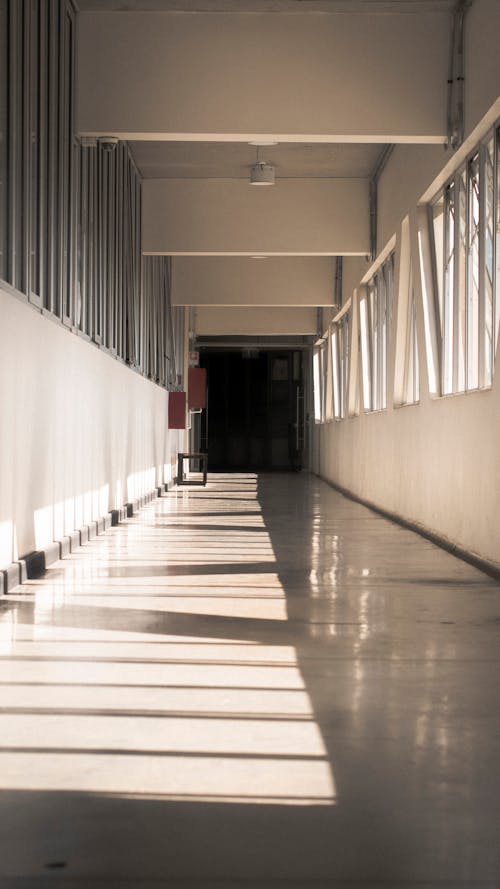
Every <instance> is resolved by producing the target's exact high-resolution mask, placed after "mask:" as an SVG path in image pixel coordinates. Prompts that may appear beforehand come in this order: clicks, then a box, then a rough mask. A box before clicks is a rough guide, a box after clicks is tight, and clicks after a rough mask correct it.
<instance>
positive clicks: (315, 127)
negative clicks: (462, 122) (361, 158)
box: [78, 12, 450, 142]
mask: <svg viewBox="0 0 500 889" xmlns="http://www.w3.org/2000/svg"><path fill="white" fill-rule="evenodd" d="M449 30H450V29H449V18H448V16H447V15H445V14H443V13H437V12H436V13H422V14H418V15H412V14H407V15H359V14H358V15H356V14H349V13H344V14H341V15H307V14H306V15H301V14H292V15H289V14H285V13H281V14H280V15H269V14H267V15H266V14H252V15H248V14H247V15H238V14H217V15H210V14H206V15H202V14H199V15H179V14H176V13H172V12H170V13H168V12H165V13H153V12H148V13H131V12H124V13H117V12H112V13H105V12H88V13H81V14H80V16H79V67H78V84H79V102H78V129H79V131H80V132H81V133H86V134H96V135H97V134H102V135H111V134H116V135H117V136H121V137H122V138H138V139H141V138H155V137H159V136H164V137H165V136H166V137H169V136H170V137H172V136H177V137H183V136H189V137H195V138H203V139H206V138H207V137H211V138H217V139H218V140H224V139H228V138H231V139H234V138H237V139H238V138H239V139H242V140H243V141H246V140H249V139H251V138H252V137H255V136H257V135H274V136H282V137H283V136H287V137H288V138H289V139H292V140H294V141H301V140H304V139H305V140H307V139H308V138H309V137H310V136H314V135H322V136H323V137H324V138H325V139H326V140H327V141H328V139H333V140H337V141H349V140H351V139H354V140H356V139H358V140H359V141H380V142H393V141H398V140H402V141H405V140H409V141H413V140H416V141H419V140H421V141H432V140H434V141H442V140H443V139H444V138H445V135H446V131H445V127H446V117H445V113H444V109H445V94H446V79H447V62H448V42H449Z"/></svg>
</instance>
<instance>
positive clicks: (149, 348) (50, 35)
mask: <svg viewBox="0 0 500 889" xmlns="http://www.w3.org/2000/svg"><path fill="white" fill-rule="evenodd" d="M7 45H8V49H7ZM74 99H75V6H74V3H73V0H46V2H41V0H23V2H22V3H21V2H18V0H0V279H2V280H4V281H6V282H7V283H8V284H10V285H12V287H14V288H15V289H17V290H18V291H19V292H21V293H23V294H24V295H25V297H26V299H27V300H29V301H30V302H31V303H33V304H34V305H35V306H37V307H38V308H40V309H42V310H43V311H44V312H46V313H48V314H51V315H53V316H55V317H57V318H58V319H59V320H60V321H61V322H63V323H65V324H66V325H68V326H70V327H71V328H72V329H76V330H78V332H79V333H80V334H83V335H85V336H86V337H88V338H89V339H91V340H93V341H94V342H95V343H96V344H97V345H99V346H100V347H101V348H106V349H108V350H109V351H110V352H111V353H112V354H113V355H115V356H116V357H117V358H119V359H121V360H123V361H126V362H127V363H128V364H130V366H132V367H134V368H136V369H137V370H140V372H141V373H143V374H144V375H146V376H149V377H150V378H151V379H153V380H155V381H156V382H158V383H160V384H161V385H163V386H171V385H174V384H175V385H177V374H178V372H179V371H178V369H177V365H176V361H175V356H176V355H177V357H178V360H179V361H182V360H183V330H184V327H183V324H184V320H183V319H184V310H183V309H182V308H180V309H178V310H176V312H177V315H176V322H175V323H176V325H177V327H176V329H175V331H174V322H173V320H172V308H171V301H170V289H171V287H170V280H171V272H170V260H169V259H168V258H167V257H152V258H151V263H150V262H149V259H148V260H146V261H145V262H144V264H143V260H142V257H141V179H140V176H139V173H138V171H137V169H136V167H135V164H134V161H133V158H132V156H131V153H130V150H129V148H128V145H127V144H126V143H123V142H122V143H119V144H118V145H117V147H116V148H115V150H114V151H111V152H108V151H106V150H105V149H104V148H103V147H102V146H100V145H98V144H96V143H95V142H94V143H93V144H92V140H90V144H89V141H88V140H87V141H86V142H85V144H80V143H79V141H78V140H77V139H76V137H75V132H74ZM143 268H145V272H144V277H143Z"/></svg>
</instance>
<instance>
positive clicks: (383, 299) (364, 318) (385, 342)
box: [359, 253, 394, 411]
mask: <svg viewBox="0 0 500 889" xmlns="http://www.w3.org/2000/svg"><path fill="white" fill-rule="evenodd" d="M393 291H394V254H393V253H391V255H390V256H389V258H388V259H387V260H386V261H385V262H384V264H383V265H382V267H381V268H380V270H379V271H378V272H377V274H376V275H375V276H374V277H373V278H372V280H371V281H370V282H369V283H368V286H367V288H366V292H365V293H364V295H363V296H362V297H361V299H360V305H359V309H360V324H361V358H362V366H363V405H364V408H365V410H367V411H376V410H384V409H385V408H386V407H387V368H388V351H389V342H390V331H391V319H392V303H393Z"/></svg>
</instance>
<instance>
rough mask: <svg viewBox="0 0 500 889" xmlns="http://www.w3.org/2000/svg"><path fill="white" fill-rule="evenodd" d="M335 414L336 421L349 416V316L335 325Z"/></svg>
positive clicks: (333, 333)
mask: <svg viewBox="0 0 500 889" xmlns="http://www.w3.org/2000/svg"><path fill="white" fill-rule="evenodd" d="M331 360H332V368H333V412H334V416H335V419H337V420H341V419H344V417H346V416H347V398H348V372H349V315H348V314H346V315H344V317H343V318H341V320H340V321H339V322H338V323H337V324H335V326H334V330H333V332H332V345H331Z"/></svg>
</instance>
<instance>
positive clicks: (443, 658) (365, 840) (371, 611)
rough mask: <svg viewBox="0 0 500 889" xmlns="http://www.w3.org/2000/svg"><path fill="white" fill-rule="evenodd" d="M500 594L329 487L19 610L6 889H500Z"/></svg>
mask: <svg viewBox="0 0 500 889" xmlns="http://www.w3.org/2000/svg"><path fill="white" fill-rule="evenodd" d="M499 642H500V586H499V585H498V584H497V583H496V582H495V581H493V580H491V579H490V578H488V577H487V576H485V575H483V574H482V573H480V572H479V571H477V570H476V569H474V568H472V567H470V566H468V565H466V564H464V563H463V562H461V561H459V560H457V559H455V558H454V557H453V556H451V555H450V554H448V553H446V552H444V551H442V550H440V549H438V548H437V547H435V546H434V545H433V544H431V543H429V542H427V541H426V540H424V539H422V538H420V537H418V536H416V535H414V534H413V533H411V532H410V531H407V530H404V529H402V528H400V527H398V526H397V525H395V524H392V523H390V522H388V521H386V520H384V519H382V518H380V517H379V516H377V515H375V514H374V513H372V512H370V511H369V510H367V509H365V508H364V507H362V506H359V505H358V504H355V503H352V502H350V501H349V500H347V499H345V498H343V497H342V496H341V495H339V494H338V493H336V492H335V491H334V490H332V489H331V488H330V487H328V486H327V485H326V484H324V483H323V482H321V481H319V480H318V479H316V478H315V477H313V476H310V475H307V474H305V473H302V474H276V475H262V476H256V475H252V474H242V475H234V476H230V475H217V476H211V477H209V484H208V486H207V487H206V488H200V487H192V488H181V489H178V490H177V491H173V492H170V493H169V494H166V495H165V496H164V497H162V498H161V499H160V500H157V501H154V502H153V503H152V504H151V505H150V506H149V507H147V508H144V509H143V510H141V512H140V514H138V515H137V516H134V517H133V518H131V519H129V520H128V521H127V522H126V523H125V524H124V525H122V526H119V527H117V528H113V529H111V530H110V531H108V532H107V533H106V534H105V535H103V536H101V537H98V538H97V539H95V540H92V541H91V542H90V543H88V544H87V545H86V546H85V547H82V549H81V550H79V551H78V552H77V553H75V554H73V555H72V556H70V557H69V558H67V559H65V560H64V561H61V562H58V563H56V564H55V565H53V566H52V567H51V568H50V569H49V570H48V571H47V572H46V575H45V576H44V577H43V579H41V580H38V581H32V582H29V583H27V584H26V585H24V586H22V587H19V588H18V589H17V591H16V592H14V593H13V594H11V595H9V596H8V597H5V598H4V599H2V600H1V601H0V655H1V657H0V660H1V663H0V786H1V788H2V789H1V793H0V886H1V887H2V889H7V887H9V889H10V887H12V889H35V887H36V889H39V887H56V889H57V887H60V889H69V887H71V889H73V887H74V889H77V887H78V889H101V887H102V889H161V887H168V889H174V887H175V889H292V887H293V889H361V887H366V889H382V887H384V889H410V887H411V889H493V887H500V682H499V680H500V669H499V667H500V644H499Z"/></svg>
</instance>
